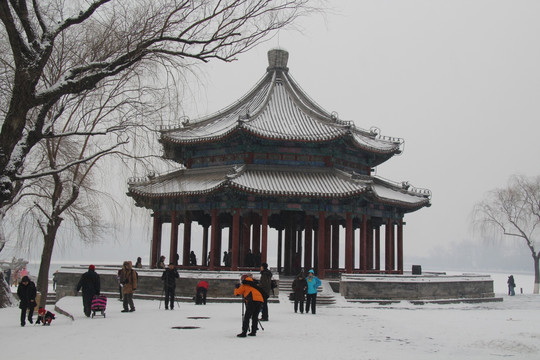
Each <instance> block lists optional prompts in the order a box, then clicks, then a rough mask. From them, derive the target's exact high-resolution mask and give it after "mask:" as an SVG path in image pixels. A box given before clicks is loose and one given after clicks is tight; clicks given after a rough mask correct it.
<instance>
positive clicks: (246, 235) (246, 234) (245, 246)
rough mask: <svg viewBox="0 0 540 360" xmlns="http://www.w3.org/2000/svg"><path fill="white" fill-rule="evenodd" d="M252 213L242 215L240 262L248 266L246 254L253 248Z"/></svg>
mask: <svg viewBox="0 0 540 360" xmlns="http://www.w3.org/2000/svg"><path fill="white" fill-rule="evenodd" d="M250 230H251V214H246V215H244V216H242V258H241V259H240V264H242V266H247V264H246V255H247V253H248V250H249V249H251V231H250Z"/></svg>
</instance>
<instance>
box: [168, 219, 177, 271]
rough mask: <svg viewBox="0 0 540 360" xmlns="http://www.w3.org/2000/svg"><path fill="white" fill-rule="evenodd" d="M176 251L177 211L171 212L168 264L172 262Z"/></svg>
mask: <svg viewBox="0 0 540 360" xmlns="http://www.w3.org/2000/svg"><path fill="white" fill-rule="evenodd" d="M177 253H178V213H177V212H176V211H172V213H171V246H170V248H169V264H170V263H172V262H174V259H175V258H176V257H175V256H176V254H177Z"/></svg>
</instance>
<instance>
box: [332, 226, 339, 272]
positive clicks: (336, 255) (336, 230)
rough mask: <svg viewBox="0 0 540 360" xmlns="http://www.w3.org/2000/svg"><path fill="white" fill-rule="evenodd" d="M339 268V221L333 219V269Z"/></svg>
mask: <svg viewBox="0 0 540 360" xmlns="http://www.w3.org/2000/svg"><path fill="white" fill-rule="evenodd" d="M338 268H339V222H338V221H337V220H334V221H332V269H338Z"/></svg>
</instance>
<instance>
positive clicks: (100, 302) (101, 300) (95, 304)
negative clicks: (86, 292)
mask: <svg viewBox="0 0 540 360" xmlns="http://www.w3.org/2000/svg"><path fill="white" fill-rule="evenodd" d="M90 309H91V310H92V317H94V316H96V312H98V311H99V312H101V316H103V317H105V309H107V297H106V296H105V295H94V297H93V298H92V305H91V306H90Z"/></svg>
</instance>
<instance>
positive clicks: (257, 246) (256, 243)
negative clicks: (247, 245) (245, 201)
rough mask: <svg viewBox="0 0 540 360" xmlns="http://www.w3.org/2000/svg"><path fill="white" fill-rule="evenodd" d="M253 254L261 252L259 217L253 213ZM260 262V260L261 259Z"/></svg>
mask: <svg viewBox="0 0 540 360" xmlns="http://www.w3.org/2000/svg"><path fill="white" fill-rule="evenodd" d="M252 224H253V240H252V244H253V249H252V250H253V255H255V254H257V253H260V252H261V217H260V216H259V214H255V213H253V217H252ZM261 262H262V261H261Z"/></svg>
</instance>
